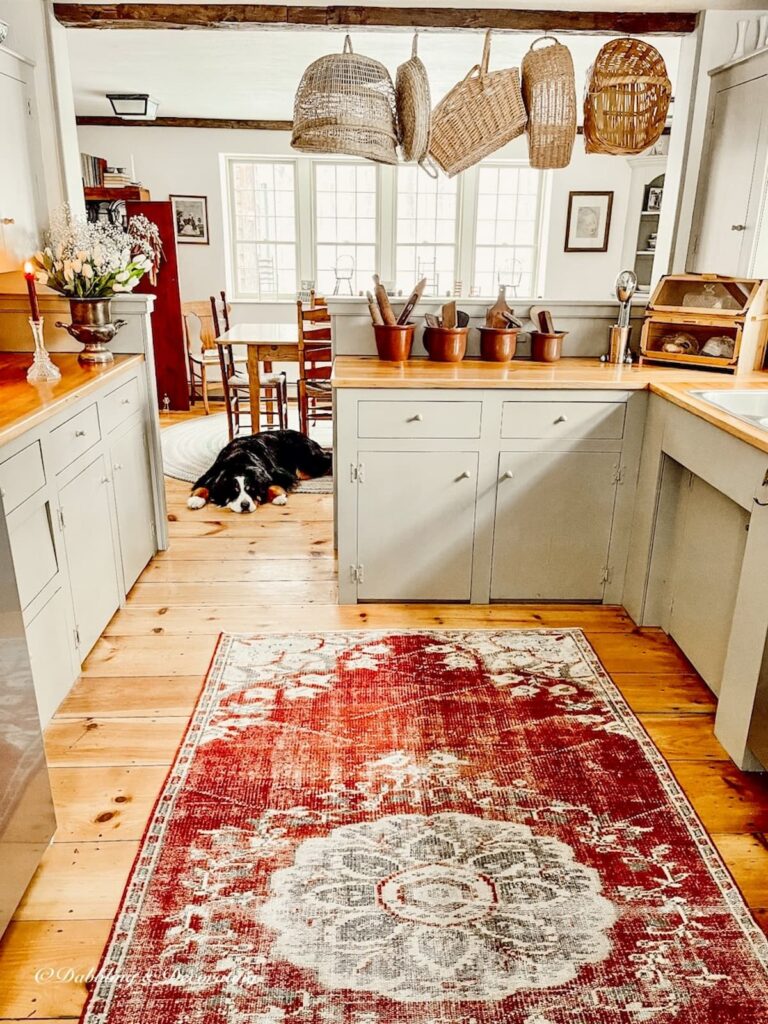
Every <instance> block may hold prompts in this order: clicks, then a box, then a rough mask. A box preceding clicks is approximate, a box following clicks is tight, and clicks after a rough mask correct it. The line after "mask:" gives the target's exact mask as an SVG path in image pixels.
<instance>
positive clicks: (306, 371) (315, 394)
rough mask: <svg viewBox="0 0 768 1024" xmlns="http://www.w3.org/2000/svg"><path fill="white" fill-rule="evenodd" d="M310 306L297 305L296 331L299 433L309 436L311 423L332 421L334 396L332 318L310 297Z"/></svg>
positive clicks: (323, 301)
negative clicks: (332, 389)
mask: <svg viewBox="0 0 768 1024" xmlns="http://www.w3.org/2000/svg"><path fill="white" fill-rule="evenodd" d="M311 302H312V305H311V306H309V307H305V306H304V304H303V302H302V301H301V299H299V300H298V301H297V303H296V309H297V320H298V327H299V349H298V361H299V379H298V382H297V389H298V398H299V429H300V430H301V432H302V434H307V435H308V434H309V423H310V420H311V421H312V422H313V423H317V422H318V420H331V419H333V393H332V391H331V370H332V366H333V351H332V348H331V315H330V313H329V312H328V307H327V305H326V304H325V300H324V299H321V298H319V297H317V296H315V294H314V293H312V295H311Z"/></svg>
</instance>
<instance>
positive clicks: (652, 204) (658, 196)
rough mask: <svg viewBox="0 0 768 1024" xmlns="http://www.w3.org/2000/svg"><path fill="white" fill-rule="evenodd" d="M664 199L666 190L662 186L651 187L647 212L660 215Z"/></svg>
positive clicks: (647, 201)
mask: <svg viewBox="0 0 768 1024" xmlns="http://www.w3.org/2000/svg"><path fill="white" fill-rule="evenodd" d="M663 198H664V189H663V188H662V187H661V186H660V185H651V186H650V187H649V189H648V198H647V200H646V211H647V212H648V213H658V212H659V210H660V209H661V201H662V199H663Z"/></svg>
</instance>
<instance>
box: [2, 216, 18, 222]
mask: <svg viewBox="0 0 768 1024" xmlns="http://www.w3.org/2000/svg"><path fill="white" fill-rule="evenodd" d="M15 223H16V221H15V220H14V218H13V217H3V219H2V220H0V224H15Z"/></svg>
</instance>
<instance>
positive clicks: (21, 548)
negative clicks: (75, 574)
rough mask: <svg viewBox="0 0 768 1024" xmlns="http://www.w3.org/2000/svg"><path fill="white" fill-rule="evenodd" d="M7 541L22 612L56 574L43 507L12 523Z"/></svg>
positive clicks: (50, 536) (48, 527)
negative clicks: (9, 546)
mask: <svg viewBox="0 0 768 1024" xmlns="http://www.w3.org/2000/svg"><path fill="white" fill-rule="evenodd" d="M10 540H11V552H12V554H13V566H14V568H15V570H16V585H17V586H18V588H19V600H20V602H21V607H22V608H26V607H27V605H28V604H29V602H30V601H32V600H33V599H34V598H36V597H37V595H38V594H39V593H40V591H41V590H42V589H43V587H44V586H45V585H46V583H49V582H50V581H51V580H52V579H53V577H54V576H55V575H56V573H57V572H58V570H59V566H58V562H57V561H56V549H55V548H54V546H53V535H52V533H51V521H50V517H49V515H48V505H47V503H46V504H43V505H39V506H38V507H37V508H36V509H35V510H34V511H33V512H31V513H30V515H28V516H27V517H26V518H25V519H24V520H23V521H22V522H20V523H16V525H15V526H14V527H13V529H12V530H11V531H10Z"/></svg>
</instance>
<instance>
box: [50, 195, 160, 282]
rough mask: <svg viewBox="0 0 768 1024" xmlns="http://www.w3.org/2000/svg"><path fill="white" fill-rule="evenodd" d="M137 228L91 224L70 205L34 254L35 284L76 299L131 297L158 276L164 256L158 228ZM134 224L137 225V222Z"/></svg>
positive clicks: (142, 225)
mask: <svg viewBox="0 0 768 1024" xmlns="http://www.w3.org/2000/svg"><path fill="white" fill-rule="evenodd" d="M136 221H140V222H145V223H139V224H138V227H137V229H135V230H131V228H130V227H129V229H128V230H127V231H125V230H123V229H122V228H120V227H118V226H117V225H115V224H104V223H91V222H89V221H86V220H84V219H82V218H79V217H76V216H74V215H73V214H72V211H71V210H70V209H69V207H68V206H66V205H65V206H63V207H61V208H60V209H59V210H57V211H56V212H55V213H54V215H53V217H52V218H51V227H50V229H49V231H48V232H47V233H46V235H45V239H44V247H43V248H42V249H41V250H40V251H39V252H37V253H35V257H34V262H35V264H36V267H37V271H36V275H35V276H36V279H37V281H38V282H39V283H40V284H44V285H48V287H49V288H53V290H54V291H57V292H60V293H61V294H62V295H66V296H67V297H68V298H72V299H98V298H109V297H111V296H113V295H117V294H119V293H121V292H131V291H133V289H134V288H135V287H136V285H137V284H138V283H139V281H140V280H141V278H142V277H143V276H144V274H146V273H147V272H151V273H152V275H153V277H154V274H155V273H156V271H157V267H158V265H159V262H160V258H161V256H162V244H161V243H160V235H159V233H158V231H157V227H156V226H155V225H154V224H151V223H150V221H148V220H147V218H146V217H137V218H135V221H134V222H136ZM134 222H132V223H134Z"/></svg>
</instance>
